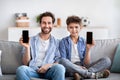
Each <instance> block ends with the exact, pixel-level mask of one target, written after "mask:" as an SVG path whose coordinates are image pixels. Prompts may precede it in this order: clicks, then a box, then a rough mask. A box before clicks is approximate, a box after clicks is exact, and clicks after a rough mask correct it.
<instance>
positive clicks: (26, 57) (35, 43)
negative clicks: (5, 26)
mask: <svg viewBox="0 0 120 80" xmlns="http://www.w3.org/2000/svg"><path fill="white" fill-rule="evenodd" d="M54 22H55V18H54V15H53V14H52V13H51V12H45V13H42V14H40V16H39V23H40V27H41V32H40V33H39V34H37V35H36V36H33V37H31V38H30V39H29V43H23V39H22V38H21V39H20V44H21V45H22V46H24V50H23V51H22V52H23V59H22V61H23V64H24V65H22V66H20V67H18V69H17V71H16V77H17V80H30V78H31V77H34V78H45V79H49V80H64V79H65V76H64V73H65V68H64V67H63V66H62V65H60V64H57V60H58V58H59V56H60V55H59V50H58V46H59V41H58V40H57V39H55V38H54V37H53V36H52V35H51V34H50V32H51V31H52V28H53V24H54Z"/></svg>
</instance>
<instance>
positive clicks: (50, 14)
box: [38, 12, 55, 23]
mask: <svg viewBox="0 0 120 80" xmlns="http://www.w3.org/2000/svg"><path fill="white" fill-rule="evenodd" d="M47 16H48V17H51V18H52V23H54V22H55V16H54V14H53V13H51V12H44V13H42V14H40V15H39V17H38V18H39V23H41V20H42V18H43V17H47Z"/></svg>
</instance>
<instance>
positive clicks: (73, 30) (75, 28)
mask: <svg viewBox="0 0 120 80" xmlns="http://www.w3.org/2000/svg"><path fill="white" fill-rule="evenodd" d="M81 28H82V27H81V26H80V24H77V23H70V24H69V25H68V26H67V29H68V31H69V32H70V35H71V36H74V37H76V36H78V35H79V32H80V30H81Z"/></svg>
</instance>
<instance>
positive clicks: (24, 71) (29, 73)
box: [16, 64, 65, 80]
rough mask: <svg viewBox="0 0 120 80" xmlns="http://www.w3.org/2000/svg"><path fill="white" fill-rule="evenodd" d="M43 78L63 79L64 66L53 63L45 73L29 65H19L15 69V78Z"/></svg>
mask: <svg viewBox="0 0 120 80" xmlns="http://www.w3.org/2000/svg"><path fill="white" fill-rule="evenodd" d="M32 77H33V78H45V79H49V80H65V68H64V66H62V65H60V64H55V65H53V66H52V67H51V68H49V70H48V71H47V72H46V73H45V74H40V73H37V72H36V71H35V70H33V69H32V68H30V67H29V66H25V65H23V66H20V67H18V69H17V70H16V79H17V80H30V78H32Z"/></svg>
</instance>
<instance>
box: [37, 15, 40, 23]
mask: <svg viewBox="0 0 120 80" xmlns="http://www.w3.org/2000/svg"><path fill="white" fill-rule="evenodd" d="M36 22H37V23H39V22H40V15H38V16H37V17H36Z"/></svg>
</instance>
